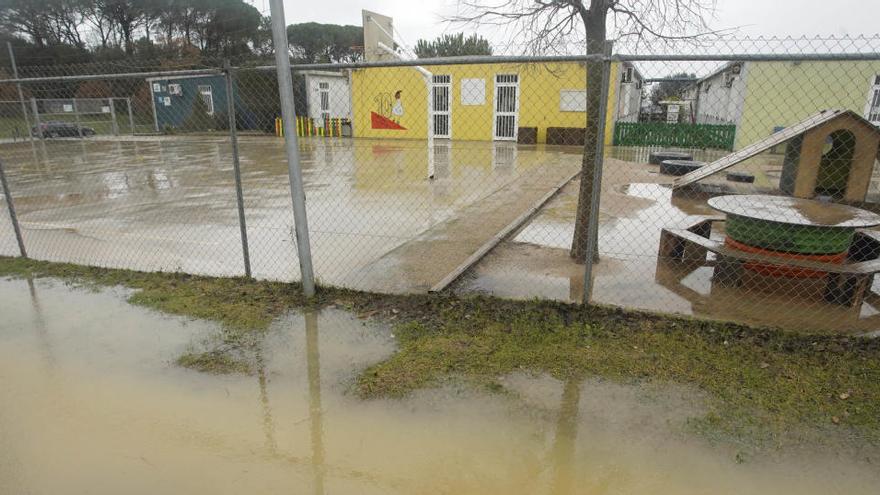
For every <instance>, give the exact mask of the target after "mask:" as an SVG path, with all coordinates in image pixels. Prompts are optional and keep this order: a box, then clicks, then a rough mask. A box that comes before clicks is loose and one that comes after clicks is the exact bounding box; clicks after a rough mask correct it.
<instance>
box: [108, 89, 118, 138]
mask: <svg viewBox="0 0 880 495" xmlns="http://www.w3.org/2000/svg"><path fill="white" fill-rule="evenodd" d="M107 100H108V101H109V102H110V119H111V124H110V126H111V127H112V129H113V135H114V136H118V135H119V124H118V123H117V122H116V104H115V103H113V98H107Z"/></svg>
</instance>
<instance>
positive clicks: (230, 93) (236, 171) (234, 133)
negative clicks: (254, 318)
mask: <svg viewBox="0 0 880 495" xmlns="http://www.w3.org/2000/svg"><path fill="white" fill-rule="evenodd" d="M223 70H224V71H226V74H225V77H226V113H227V114H228V116H229V141H230V142H231V143H232V173H233V175H234V176H235V201H236V204H237V205H238V227H239V229H240V230H241V252H242V255H243V256H244V274H245V276H247V277H248V278H250V277H251V256H250V252H249V251H248V237H247V223H246V222H245V218H244V195H243V194H242V191H241V162H240V161H239V158H238V129H237V127H238V125H237V123H236V120H235V89H234V87H235V85H234V84H233V83H232V68H231V67H230V65H229V60H225V61H224V62H223Z"/></svg>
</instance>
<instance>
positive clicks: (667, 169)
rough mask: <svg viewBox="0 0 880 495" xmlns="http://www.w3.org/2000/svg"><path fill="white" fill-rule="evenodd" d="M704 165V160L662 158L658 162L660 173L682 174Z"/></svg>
mask: <svg viewBox="0 0 880 495" xmlns="http://www.w3.org/2000/svg"><path fill="white" fill-rule="evenodd" d="M703 165H705V163H704V162H696V161H693V160H663V161H662V162H661V163H660V173H661V174H664V175H684V174H687V173H689V172H693V171H694V170H697V169H698V168H700V167H702V166H703Z"/></svg>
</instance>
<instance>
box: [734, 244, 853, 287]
mask: <svg viewBox="0 0 880 495" xmlns="http://www.w3.org/2000/svg"><path fill="white" fill-rule="evenodd" d="M724 244H725V245H726V246H727V247H729V248H731V249H736V250H737V251H742V252H744V253H753V254H760V255H763V256H771V257H773V258H779V259H780V261H781V262H784V261H785V260H801V261H815V262H817V263H832V264H835V265H842V264H843V263H844V262H845V261H846V255H847V253H846V251H844V252H842V253H835V254H799V253H786V252H784V251H772V250H770V249H762V248H759V247H755V246H749V245H748V244H743V243H742V242H739V241H735V240H733V239H731V238H730V237H727V238H725V239H724ZM743 268H745V269H746V270H750V271H753V272H755V273H760V274H761V275H768V276H771V277H791V278H821V277H824V276H825V275H827V274H828V272H823V271H821V270H812V269H810V268H801V267H797V266H785V265H770V264H766V263H761V262H757V261H747V262H745V263H743Z"/></svg>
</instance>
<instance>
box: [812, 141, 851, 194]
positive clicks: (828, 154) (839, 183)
mask: <svg viewBox="0 0 880 495" xmlns="http://www.w3.org/2000/svg"><path fill="white" fill-rule="evenodd" d="M855 154H856V135H855V134H854V133H853V132H852V131H850V130H848V129H838V130H836V131H834V132H832V133H831V134H829V135H828V138H827V139H826V140H825V146H824V147H823V149H822V157H821V159H820V160H819V171H818V175H817V176H816V190H815V194H816V195H817V196H830V197H832V198H834V199H842V198H843V197H844V196H845V195H846V188H847V184H848V183H849V175H850V172H851V171H852V166H853V158H854V157H855Z"/></svg>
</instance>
